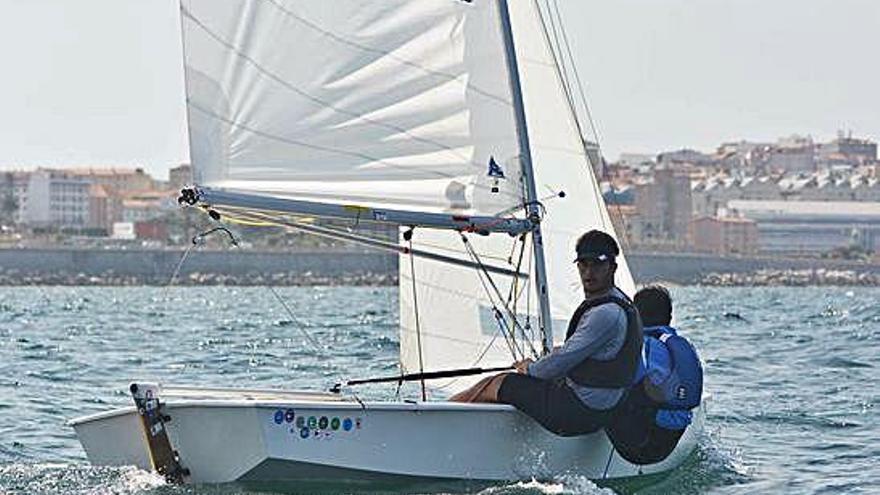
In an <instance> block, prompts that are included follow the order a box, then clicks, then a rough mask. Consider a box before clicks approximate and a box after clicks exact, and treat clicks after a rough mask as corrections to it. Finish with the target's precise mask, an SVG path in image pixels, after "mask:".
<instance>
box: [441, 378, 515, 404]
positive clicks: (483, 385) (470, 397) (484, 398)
mask: <svg viewBox="0 0 880 495" xmlns="http://www.w3.org/2000/svg"><path fill="white" fill-rule="evenodd" d="M507 375H508V373H501V374H500V375H495V376H490V377H486V378H483V379H482V380H480V381H479V382H477V383H476V384H474V386H473V387H471V388H469V389H467V390H464V391H462V392H459V393H457V394H455V395H453V396H452V397H450V398H449V400H450V401H452V402H498V389H500V388H501V382H503V381H504V377H505V376H507Z"/></svg>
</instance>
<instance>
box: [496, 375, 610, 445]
mask: <svg viewBox="0 0 880 495" xmlns="http://www.w3.org/2000/svg"><path fill="white" fill-rule="evenodd" d="M498 400H499V401H500V402H503V403H505V404H510V405H512V406H514V407H516V408H517V409H519V410H520V411H522V412H524V413H525V414H527V415H528V416H530V417H531V418H533V419H534V420H535V421H537V422H538V423H540V424H541V426H543V427H544V428H546V429H548V430H550V431H551V432H553V433H555V434H557V435H561V436H565V437H568V436H575V435H585V434H587V433H593V432H595V431H598V430H600V429H602V428H603V427H605V426H606V425H607V424H609V423H610V422H611V419H612V416H613V412H614V409H609V410H607V411H603V410H599V409H591V408H589V407H587V406H586V404H584V403H583V402H581V400H580V399H578V397H577V395H575V393H574V391H573V390H571V389H570V388H569V387H568V385H566V384H565V381H563V380H559V381H550V380H541V379H540V378H535V377H533V376H528V375H521V374H518V373H511V374H508V375H507V376H506V377H505V378H504V381H503V382H501V387H500V388H499V389H498Z"/></svg>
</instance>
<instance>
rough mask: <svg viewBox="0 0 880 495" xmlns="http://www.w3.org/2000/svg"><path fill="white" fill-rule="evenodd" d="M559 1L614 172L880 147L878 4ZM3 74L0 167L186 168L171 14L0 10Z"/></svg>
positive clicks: (53, 6) (47, 2)
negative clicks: (842, 139) (760, 150)
mask: <svg viewBox="0 0 880 495" xmlns="http://www.w3.org/2000/svg"><path fill="white" fill-rule="evenodd" d="M324 1H332V0H324ZM511 1H525V0H511ZM556 1H558V3H559V6H560V9H561V11H562V13H563V15H564V17H565V23H566V28H567V31H568V34H569V37H570V39H571V45H572V48H573V50H574V52H575V53H576V59H577V64H578V68H579V71H580V75H581V77H582V79H584V81H585V82H586V93H587V98H588V100H589V102H590V105H591V108H592V113H593V117H594V119H595V121H596V124H597V127H598V129H599V137H600V140H601V144H602V147H603V150H604V152H605V154H606V156H607V157H609V158H611V159H615V158H616V157H617V156H618V155H619V154H620V153H621V152H634V153H657V152H659V151H663V150H672V149H679V148H683V147H689V148H695V149H700V150H704V151H709V150H712V149H714V148H715V147H716V146H717V145H718V144H720V143H721V142H724V141H731V140H739V139H748V140H755V141H773V140H775V139H776V138H778V137H782V136H788V135H791V134H793V133H797V134H803V135H812V136H813V137H814V138H816V139H818V140H829V139H831V138H833V137H834V136H835V134H836V132H837V131H838V130H839V129H847V130H851V131H852V132H853V134H854V135H855V136H862V137H870V138H872V139H875V140H877V139H880V89H878V88H880V56H878V52H880V50H878V47H880V1H878V0H687V1H686V0H556ZM0 60H2V61H3V65H2V67H3V68H2V71H0V169H7V170H8V169H16V168H32V167H36V166H89V165H91V166H142V167H144V168H146V169H147V170H148V171H149V172H150V173H152V174H153V175H154V176H156V177H160V178H164V177H167V170H168V168H169V167H173V166H176V165H178V164H180V163H185V162H187V161H188V147H187V139H186V129H185V125H186V124H185V123H186V119H185V109H184V90H183V76H182V56H181V46H180V27H179V18H178V10H177V2H176V0H76V1H71V0H0Z"/></svg>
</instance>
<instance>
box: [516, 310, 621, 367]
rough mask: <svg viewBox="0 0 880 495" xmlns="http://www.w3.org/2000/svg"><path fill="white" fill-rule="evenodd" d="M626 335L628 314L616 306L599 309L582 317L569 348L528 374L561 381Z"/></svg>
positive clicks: (564, 347)
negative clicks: (616, 339) (584, 361)
mask: <svg viewBox="0 0 880 495" xmlns="http://www.w3.org/2000/svg"><path fill="white" fill-rule="evenodd" d="M625 335H626V313H624V312H623V310H622V309H621V308H620V306H618V305H616V304H613V303H608V304H603V305H601V306H597V307H595V308H593V309H591V310H590V311H588V312H587V313H586V314H585V315H584V316H583V317H581V321H580V322H578V327H577V329H576V330H575V332H574V335H572V336H571V338H570V339H568V340H567V341H566V342H565V344H563V345H562V346H561V347H557V348H555V349H553V352H551V353H550V354H548V355H546V356H544V357H543V358H541V359H539V360H538V361H536V362H534V363H532V364H530V365H529V366H528V370H527V371H528V374H529V375H531V376H534V377H536V378H542V379H545V380H552V379H556V378H561V377H563V376H565V375H566V374H567V373H568V372H569V371H570V370H571V369H572V368H574V367H575V366H577V365H578V364H580V362H581V361H583V360H584V359H586V358H588V357H591V356H593V355H595V354H596V353H597V352H599V351H601V350H602V349H603V348H604V347H605V346H606V345H607V344H608V342H609V341H610V340H612V339H614V338H615V337H620V336H625ZM621 345H623V340H622V339H621Z"/></svg>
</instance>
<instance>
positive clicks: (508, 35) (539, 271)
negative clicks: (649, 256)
mask: <svg viewBox="0 0 880 495" xmlns="http://www.w3.org/2000/svg"><path fill="white" fill-rule="evenodd" d="M498 14H499V16H500V18H501V31H502V38H503V40H504V51H505V53H506V54H507V68H508V70H507V73H508V76H509V82H510V92H511V95H512V96H513V109H514V115H515V118H516V131H517V132H516V133H517V136H518V138H519V147H520V151H521V153H522V157H521V163H522V171H523V180H524V181H525V185H526V212H527V215H528V218H529V219H530V220H531V221H532V222H534V224H535V226H534V227H533V229H532V248H533V251H534V255H535V283H536V284H537V286H538V304H539V307H540V311H541V315H540V321H539V325H540V331H541V335H542V336H543V339H544V342H543V344H544V346H543V347H544V349H543V351H544V354H548V353H549V352H550V351H551V350H552V349H553V320H552V318H551V315H550V297H549V294H548V293H547V266H546V264H545V261H544V242H543V238H542V236H541V225H540V223H539V220H540V208H539V207H538V197H537V193H536V191H535V175H534V172H533V169H532V150H531V147H530V145H529V130H528V126H527V124H526V112H525V105H524V103H523V98H522V86H521V84H520V80H519V66H518V64H517V60H516V47H515V46H514V43H513V28H512V26H511V22H510V9H509V8H508V4H507V0H498Z"/></svg>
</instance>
